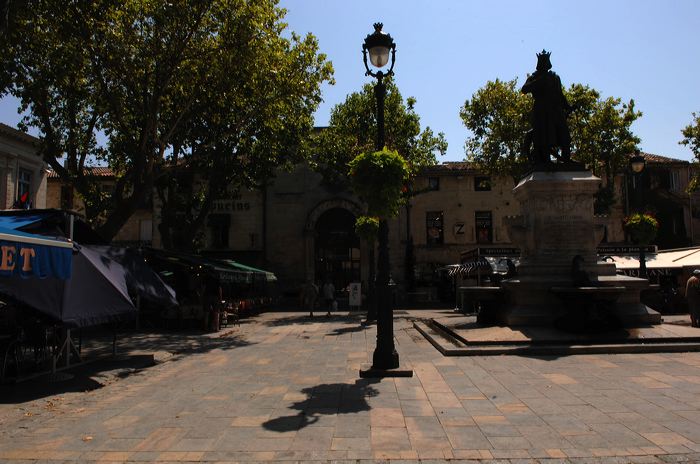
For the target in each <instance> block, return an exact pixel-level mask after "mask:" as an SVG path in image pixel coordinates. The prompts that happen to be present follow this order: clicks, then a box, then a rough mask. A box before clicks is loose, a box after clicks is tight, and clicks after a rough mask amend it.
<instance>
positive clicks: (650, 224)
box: [623, 213, 659, 246]
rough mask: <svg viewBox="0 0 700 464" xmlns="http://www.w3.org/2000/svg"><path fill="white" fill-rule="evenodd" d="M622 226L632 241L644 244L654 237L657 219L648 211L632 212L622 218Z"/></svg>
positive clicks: (656, 229) (657, 225)
mask: <svg viewBox="0 0 700 464" xmlns="http://www.w3.org/2000/svg"><path fill="white" fill-rule="evenodd" d="M623 226H624V228H625V232H627V233H628V234H630V237H631V239H632V242H633V243H635V244H636V245H641V246H646V245H649V244H650V243H651V242H652V241H653V240H654V239H655V238H656V233H657V232H658V230H659V221H657V220H656V218H655V217H654V216H652V215H651V214H648V213H634V214H631V215H629V216H627V217H626V218H625V219H624V223H623Z"/></svg>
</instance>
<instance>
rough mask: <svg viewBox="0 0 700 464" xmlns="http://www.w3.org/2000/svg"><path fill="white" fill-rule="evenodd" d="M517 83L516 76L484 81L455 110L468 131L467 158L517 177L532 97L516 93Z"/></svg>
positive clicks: (492, 170)
mask: <svg viewBox="0 0 700 464" xmlns="http://www.w3.org/2000/svg"><path fill="white" fill-rule="evenodd" d="M517 84H518V80H517V79H513V80H510V81H501V80H499V79H496V80H495V81H488V82H487V83H486V85H485V86H484V87H482V88H480V89H479V90H477V91H476V93H474V95H472V98H471V99H468V100H467V101H466V102H465V103H464V106H462V108H461V109H460V112H459V115H460V117H461V118H462V122H463V123H464V125H465V126H466V128H467V129H468V130H469V131H470V132H471V135H470V136H469V137H468V138H467V141H466V143H465V150H466V159H467V161H470V162H473V163H475V164H477V165H478V166H479V168H480V169H482V170H483V171H484V172H485V173H487V174H490V175H492V176H513V177H516V178H517V177H520V175H522V174H523V173H524V172H525V171H526V169H527V160H526V159H523V158H522V157H521V156H520V146H521V144H522V141H523V139H524V137H525V133H526V132H527V131H528V130H529V129H530V124H529V122H528V115H529V114H530V111H531V110H532V98H531V97H530V96H529V95H524V94H522V93H520V91H519V90H518V89H517Z"/></svg>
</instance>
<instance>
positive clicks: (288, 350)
mask: <svg viewBox="0 0 700 464" xmlns="http://www.w3.org/2000/svg"><path fill="white" fill-rule="evenodd" d="M446 313H447V311H438V310H435V311H399V312H397V314H396V324H395V325H396V333H395V335H396V341H397V349H398V351H399V353H400V356H401V362H402V364H403V365H404V366H406V367H411V368H412V369H413V370H414V372H415V375H414V377H412V378H396V379H392V378H388V379H382V380H381V381H379V380H373V379H360V378H359V375H358V371H359V368H360V365H361V364H363V363H366V362H368V360H369V359H371V354H372V351H373V349H374V344H375V336H376V331H375V330H376V329H375V326H368V327H365V326H363V325H361V324H360V318H359V316H349V315H348V314H347V313H340V314H337V315H334V316H333V317H331V318H326V317H325V316H324V315H317V316H316V317H314V318H313V319H311V318H309V317H308V315H306V314H302V313H289V312H286V313H266V314H262V315H259V316H256V317H255V318H252V319H250V320H248V321H244V323H243V324H241V325H240V326H232V327H228V328H225V329H223V330H222V331H221V332H220V333H219V334H216V335H200V336H196V337H193V336H188V337H185V336H183V337H182V338H181V340H178V337H177V334H175V335H176V336H175V337H173V336H172V335H171V336H168V337H167V340H165V339H163V338H161V337H158V336H153V337H143V336H141V337H134V340H130V339H127V340H125V341H124V342H123V343H122V345H121V346H122V347H123V348H122V349H124V348H128V347H133V348H134V349H138V350H141V351H143V350H146V351H148V350H151V351H154V352H163V351H169V352H174V353H176V355H175V356H171V357H169V356H162V357H160V359H163V360H164V362H161V363H159V364H157V365H155V366H153V367H147V368H142V369H132V370H129V371H126V372H121V373H120V374H119V375H116V376H113V377H107V379H108V380H104V379H103V381H102V382H101V383H103V384H104V386H102V388H97V389H94V390H91V391H87V392H85V391H73V392H66V391H63V392H61V391H60V388H59V392H58V393H53V394H51V395H50V396H41V395H39V394H36V395H34V396H32V395H31V394H30V393H27V394H26V395H25V396H26V398H24V400H23V402H20V403H17V402H11V401H10V400H8V397H7V396H6V398H4V399H3V398H0V460H3V461H8V460H32V461H34V460H35V461H42V462H43V461H46V460H50V461H103V462H108V461H118V462H122V461H292V462H294V461H298V462H312V461H320V462H323V461H339V462H358V461H359V462H374V461H375V460H397V461H400V462H419V461H425V462H430V461H432V460H438V461H440V460H452V461H453V462H462V461H464V462H470V461H479V460H483V461H485V462H493V460H505V461H504V462H509V461H508V460H510V462H547V463H555V462H557V463H558V462H586V463H588V462H603V463H605V462H615V463H618V462H640V463H654V462H677V461H679V460H682V461H690V462H698V461H700V353H687V354H685V353H673V354H620V355H581V356H568V357H517V356H495V357H443V356H442V355H441V354H440V353H439V352H438V351H436V350H435V348H433V346H432V345H430V344H429V343H428V342H427V341H426V340H425V339H424V338H423V337H422V336H421V335H420V334H419V333H418V332H417V331H416V330H415V329H413V328H412V325H411V319H412V318H427V317H431V316H437V315H441V314H442V315H444V314H446ZM163 340H165V341H163ZM161 343H163V344H164V345H161ZM178 343H182V344H183V345H186V346H183V347H181V348H182V349H178V346H177V345H178ZM3 388H6V387H3ZM15 388H19V389H22V388H23V387H22V386H21V385H20V386H18V387H15ZM2 391H6V390H2ZM15 393H16V392H15ZM496 462H500V461H496Z"/></svg>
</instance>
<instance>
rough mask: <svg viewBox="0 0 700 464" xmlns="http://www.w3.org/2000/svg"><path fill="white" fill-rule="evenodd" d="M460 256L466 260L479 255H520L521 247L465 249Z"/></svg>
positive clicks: (474, 258) (516, 256)
mask: <svg viewBox="0 0 700 464" xmlns="http://www.w3.org/2000/svg"><path fill="white" fill-rule="evenodd" d="M459 255H460V258H461V259H462V261H463V262H464V261H465V260H476V258H478V257H479V256H491V257H512V258H518V257H520V248H510V247H479V248H474V249H473V250H469V251H464V252H462V253H460V254H459Z"/></svg>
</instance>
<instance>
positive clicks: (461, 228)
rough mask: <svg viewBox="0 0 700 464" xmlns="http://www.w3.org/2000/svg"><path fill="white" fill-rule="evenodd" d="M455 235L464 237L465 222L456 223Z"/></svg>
mask: <svg viewBox="0 0 700 464" xmlns="http://www.w3.org/2000/svg"><path fill="white" fill-rule="evenodd" d="M454 234H455V235H464V223H463V222H455V225H454Z"/></svg>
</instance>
